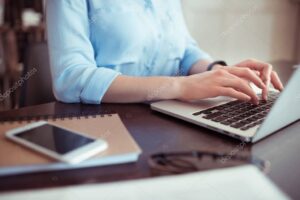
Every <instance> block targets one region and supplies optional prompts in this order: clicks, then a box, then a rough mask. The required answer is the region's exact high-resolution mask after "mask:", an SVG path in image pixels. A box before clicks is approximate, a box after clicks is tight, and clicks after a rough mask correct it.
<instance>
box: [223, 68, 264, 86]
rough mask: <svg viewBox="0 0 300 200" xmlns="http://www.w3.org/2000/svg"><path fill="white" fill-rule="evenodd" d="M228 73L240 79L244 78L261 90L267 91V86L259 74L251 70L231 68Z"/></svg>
mask: <svg viewBox="0 0 300 200" xmlns="http://www.w3.org/2000/svg"><path fill="white" fill-rule="evenodd" d="M228 71H229V72H230V73H231V74H233V75H236V76H238V77H241V78H244V79H246V80H248V81H250V82H252V83H254V84H255V85H256V86H257V87H259V88H261V89H265V87H266V85H265V84H264V83H263V82H262V80H261V79H260V77H259V76H258V75H257V73H256V72H255V71H253V70H251V69H249V68H238V67H230V68H228Z"/></svg>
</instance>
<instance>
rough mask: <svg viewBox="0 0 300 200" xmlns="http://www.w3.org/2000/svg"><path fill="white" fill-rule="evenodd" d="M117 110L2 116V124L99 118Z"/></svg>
mask: <svg viewBox="0 0 300 200" xmlns="http://www.w3.org/2000/svg"><path fill="white" fill-rule="evenodd" d="M115 113H116V112H107V111H106V112H103V111H98V112H95V111H93V112H80V113H64V114H54V115H53V114H46V115H32V116H18V117H0V124H3V123H7V122H8V123H15V122H18V123H22V122H35V121H40V120H44V121H48V120H53V121H56V120H65V119H75V118H76V119H80V118H81V117H84V118H86V119H88V118H97V117H111V116H112V114H115Z"/></svg>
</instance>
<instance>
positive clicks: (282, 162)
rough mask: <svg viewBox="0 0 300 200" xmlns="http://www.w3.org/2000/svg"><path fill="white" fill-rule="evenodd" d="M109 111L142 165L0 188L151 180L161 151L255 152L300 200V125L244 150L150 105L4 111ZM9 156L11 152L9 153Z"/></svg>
mask: <svg viewBox="0 0 300 200" xmlns="http://www.w3.org/2000/svg"><path fill="white" fill-rule="evenodd" d="M99 109H104V110H107V111H116V112H118V113H119V114H120V116H121V118H122V120H123V122H124V124H125V125H126V127H127V128H128V129H129V131H130V133H131V134H132V135H133V137H134V138H135V140H136V141H137V143H138V144H139V145H140V146H141V148H142V149H143V154H142V155H141V157H140V159H139V161H138V162H137V163H133V164H123V165H116V166H106V167H93V168H87V169H80V170H70V171H57V172H44V173H36V174H30V175H29V174H28V175H19V176H10V177H5V178H0V190H1V191H7V190H16V189H29V188H41V187H54V186H62V185H71V184H84V183H95V182H110V181H120V180H128V179H139V178H144V177H149V176H151V173H150V171H149V168H148V165H147V158H148V156H149V155H150V154H152V153H155V152H161V151H164V152H165V151H184V150H195V149H196V150H205V151H216V152H224V151H225V152H234V151H237V152H238V153H240V154H251V155H253V156H258V157H260V158H262V159H265V160H269V161H270V162H271V169H270V173H269V174H268V176H269V177H270V178H271V179H272V180H273V181H274V182H275V183H276V184H277V185H278V186H279V187H280V188H281V189H282V190H283V191H285V192H286V193H287V194H288V195H290V196H291V197H292V198H294V199H300V190H299V185H300V171H299V166H300V156H299V151H300V134H299V130H300V122H296V123H294V124H292V125H290V126H289V127H287V128H285V129H283V130H281V131H278V132H277V133H276V134H273V135H271V136H269V137H268V138H266V139H264V140H262V141H261V142H259V143H257V144H254V145H252V144H247V145H246V146H245V147H244V148H242V149H241V148H240V147H239V144H240V143H241V142H239V141H238V140H234V139H231V138H229V137H227V136H222V135H220V134H216V133H215V132H214V131H210V130H207V129H205V128H201V127H198V126H196V125H192V124H190V123H187V122H184V121H181V120H178V119H175V118H172V117H169V116H165V115H163V114H159V113H157V112H154V111H151V110H150V108H149V105H145V104H123V105H120V104H103V105H101V106H92V105H81V104H62V103H57V102H54V103H49V104H44V105H39V106H34V107H27V108H23V109H19V110H13V111H7V112H2V113H1V115H0V116H1V117H3V116H23V115H27V114H31V115H32V113H34V114H54V113H56V114H64V113H69V112H72V111H74V110H77V111H81V112H87V111H91V110H99ZM7 153H8V154H9V152H7Z"/></svg>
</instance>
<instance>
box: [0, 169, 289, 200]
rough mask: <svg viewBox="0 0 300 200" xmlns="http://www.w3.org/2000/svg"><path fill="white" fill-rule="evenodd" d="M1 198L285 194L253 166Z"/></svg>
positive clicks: (112, 199)
mask: <svg viewBox="0 0 300 200" xmlns="http://www.w3.org/2000/svg"><path fill="white" fill-rule="evenodd" d="M0 199H1V200H81V199H82V200H116V199H122V200H123V199H124V200H177V199H183V200H199V199H205V200H235V199H242V200H265V199H267V200H269V199H272V200H285V199H289V197H287V196H286V195H285V194H283V193H282V192H280V190H279V189H278V188H277V187H276V186H275V185H274V184H273V183H272V182H271V181H270V180H269V179H268V178H267V177H265V175H264V174H262V173H261V172H260V171H259V170H258V169H257V168H255V167H253V166H243V167H235V168H230V169H222V170H213V171H208V172H198V173H192V174H187V175H177V176H167V177H161V178H152V179H144V180H138V181H126V182H117V183H109V184H91V185H82V186H71V187H62V188H57V189H44V190H35V191H26V192H15V193H2V194H0Z"/></svg>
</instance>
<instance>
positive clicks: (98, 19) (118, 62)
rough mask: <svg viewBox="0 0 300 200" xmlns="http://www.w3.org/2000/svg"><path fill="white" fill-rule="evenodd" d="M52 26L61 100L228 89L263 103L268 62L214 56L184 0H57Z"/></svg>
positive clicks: (121, 99) (185, 96)
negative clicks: (186, 14) (201, 43)
mask: <svg viewBox="0 0 300 200" xmlns="http://www.w3.org/2000/svg"><path fill="white" fill-rule="evenodd" d="M47 28H48V37H49V51H50V60H51V71H52V77H53V83H54V93H55V96H56V98H57V99H58V100H60V101H63V102H82V103H92V104H99V103H101V102H116V103H117V102H118V103H125V102H143V101H149V100H164V99H179V100H183V101H189V100H199V99H204V98H209V97H217V96H229V97H233V98H236V99H240V100H244V101H250V100H251V101H252V102H253V103H258V97H257V95H256V94H255V93H254V91H253V90H252V89H251V87H250V86H249V82H252V83H254V84H255V85H257V86H258V87H259V88H261V89H262V90H263V98H264V99H267V92H268V87H269V84H270V82H271V83H272V84H273V85H274V87H275V88H276V89H278V90H282V89H283V86H282V84H281V82H280V80H279V78H278V76H277V74H276V73H275V72H274V71H272V66H271V65H270V64H268V63H264V62H261V61H257V60H254V59H249V60H246V61H243V62H239V63H237V64H235V65H232V66H226V67H225V66H223V65H225V63H223V62H212V59H211V58H210V56H209V55H208V54H207V53H205V52H204V51H202V50H201V49H200V48H199V47H198V46H197V43H196V42H195V40H194V39H193V38H192V37H191V36H190V34H189V32H188V30H187V28H186V25H185V22H184V19H183V15H182V10H181V3H180V0H51V1H47Z"/></svg>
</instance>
